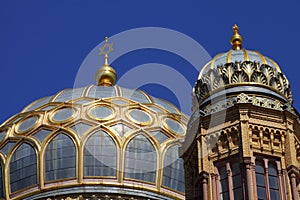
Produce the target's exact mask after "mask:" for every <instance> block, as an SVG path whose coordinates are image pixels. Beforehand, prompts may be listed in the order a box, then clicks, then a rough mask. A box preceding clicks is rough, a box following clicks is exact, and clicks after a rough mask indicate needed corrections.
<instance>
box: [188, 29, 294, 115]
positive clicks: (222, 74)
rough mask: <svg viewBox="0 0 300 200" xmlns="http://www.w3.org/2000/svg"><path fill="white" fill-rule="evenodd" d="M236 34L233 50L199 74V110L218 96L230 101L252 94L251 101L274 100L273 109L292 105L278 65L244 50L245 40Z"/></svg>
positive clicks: (264, 57)
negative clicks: (237, 95)
mask: <svg viewBox="0 0 300 200" xmlns="http://www.w3.org/2000/svg"><path fill="white" fill-rule="evenodd" d="M233 31H234V34H233V36H232V37H231V40H230V42H231V45H232V49H231V50H230V51H228V52H226V53H220V54H217V55H216V56H215V57H214V58H213V59H212V60H211V61H210V62H208V63H207V64H206V65H205V66H204V67H203V69H202V70H201V72H200V74H199V77H198V80H197V81H196V84H195V87H194V93H195V95H196V98H197V100H196V101H197V102H198V103H199V104H200V107H203V105H204V104H207V102H209V101H212V100H213V99H216V98H217V97H219V96H222V95H226V98H229V97H231V96H234V94H238V93H241V92H243V93H244V94H245V95H248V94H250V95H251V97H249V100H250V98H252V97H255V98H256V99H255V101H256V100H259V99H260V97H262V96H267V97H268V98H269V97H271V98H269V100H270V102H269V103H270V106H273V107H276V106H278V105H277V104H281V107H282V104H285V103H287V102H288V103H292V93H291V90H290V84H289V82H288V80H287V78H286V77H285V75H284V74H283V73H282V72H281V70H280V68H279V66H278V64H277V63H276V62H275V61H274V60H272V59H270V58H268V57H266V56H263V55H262V54H261V53H259V52H258V51H253V50H246V49H244V48H242V41H243V39H242V36H240V34H239V33H238V27H237V26H236V25H235V26H234V27H233ZM277 101H279V102H280V103H279V102H277ZM251 102H252V101H251ZM251 102H250V103H251ZM253 102H254V100H253ZM194 104H195V103H194ZM196 107H197V106H196ZM196 107H194V110H195V109H197V108H196ZM209 109H210V108H209ZM206 111H207V112H209V111H208V110H206Z"/></svg>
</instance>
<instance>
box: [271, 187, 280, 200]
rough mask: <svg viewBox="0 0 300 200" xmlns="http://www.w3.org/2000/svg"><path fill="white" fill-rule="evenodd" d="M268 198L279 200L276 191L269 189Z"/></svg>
mask: <svg viewBox="0 0 300 200" xmlns="http://www.w3.org/2000/svg"><path fill="white" fill-rule="evenodd" d="M270 196H271V199H272V200H279V192H278V190H272V189H270Z"/></svg>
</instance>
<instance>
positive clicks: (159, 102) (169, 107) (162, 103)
mask: <svg viewBox="0 0 300 200" xmlns="http://www.w3.org/2000/svg"><path fill="white" fill-rule="evenodd" d="M153 100H154V103H156V104H157V105H159V106H161V107H162V108H164V109H166V110H167V111H169V112H170V113H176V114H177V113H178V112H177V111H176V109H175V107H174V106H173V105H171V104H170V103H168V102H167V101H164V100H162V99H159V98H154V97H153Z"/></svg>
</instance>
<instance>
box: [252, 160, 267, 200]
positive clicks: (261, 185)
mask: <svg viewBox="0 0 300 200" xmlns="http://www.w3.org/2000/svg"><path fill="white" fill-rule="evenodd" d="M255 177H256V187H257V198H258V199H259V200H262V199H266V198H267V197H266V180H265V168H264V163H263V162H262V161H256V162H255Z"/></svg>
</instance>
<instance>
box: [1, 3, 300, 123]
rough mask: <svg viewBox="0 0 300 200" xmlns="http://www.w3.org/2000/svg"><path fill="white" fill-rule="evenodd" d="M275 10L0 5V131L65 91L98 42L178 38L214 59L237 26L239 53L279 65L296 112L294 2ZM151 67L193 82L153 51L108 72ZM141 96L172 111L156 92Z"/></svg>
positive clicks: (191, 74) (297, 18) (172, 59)
mask: <svg viewBox="0 0 300 200" xmlns="http://www.w3.org/2000/svg"><path fill="white" fill-rule="evenodd" d="M277 2H278V3H277ZM277 2H275V3H274V1H258V0H253V1H199V0H198V1H176V0H173V1H167V0H165V1H140V0H123V1H121V0H120V1H114V0H110V1H100V0H43V1H41V0H26V1H24V0H19V1H15V0H9V1H4V0H1V1H0V26H1V29H0V74H1V78H0V87H1V88H0V89H1V101H0V123H1V122H3V121H4V120H6V119H7V118H9V117H10V116H12V115H14V114H16V113H18V112H20V111H21V110H22V108H24V107H25V106H26V105H28V104H29V103H30V102H32V101H34V100H36V99H38V98H41V97H44V96H49V95H52V94H54V93H56V92H58V91H60V90H62V89H64V88H70V87H73V85H74V80H75V77H76V74H77V71H78V69H79V67H80V65H81V63H82V62H83V60H84V59H85V58H86V56H87V55H88V54H89V52H90V51H91V50H92V49H93V48H94V47H95V46H97V45H98V44H99V43H100V42H101V41H102V40H103V38H104V37H105V36H107V35H108V36H112V35H116V34H118V33H120V32H123V31H126V30H130V29H133V28H140V27H163V28H168V29H172V30H176V31H179V32H181V33H184V34H186V35H188V36H189V37H191V38H193V39H194V40H196V41H197V42H198V43H199V44H201V45H202V46H203V47H204V48H205V49H206V50H207V52H208V53H209V54H210V55H211V56H214V55H215V54H217V53H219V52H224V51H228V50H229V49H230V44H229V38H230V36H231V34H232V30H231V27H232V25H233V24H235V23H237V24H238V25H239V26H240V32H241V34H242V35H243V37H244V47H245V48H246V49H255V50H258V51H260V52H262V53H263V54H264V55H266V56H269V57H271V58H273V59H274V60H276V61H277V62H278V63H279V65H280V66H281V69H282V71H283V72H284V74H285V75H286V76H287V77H288V79H289V81H290V82H291V85H292V91H293V98H294V106H295V107H296V108H300V94H299V93H297V91H298V89H299V85H300V78H299V72H300V66H299V61H298V59H299V49H298V48H299V46H300V39H299V37H300V12H299V9H300V2H299V1H298V2H297V1H289V2H288V1H285V2H284V1H277ZM115 48H117V47H115ZM152 62H154V63H163V64H165V65H168V66H171V67H172V68H174V69H176V70H178V71H179V72H180V73H182V74H183V75H184V77H185V78H186V79H187V80H188V81H189V83H190V84H193V83H194V82H195V80H196V78H197V75H198V74H197V71H195V70H194V69H193V67H192V66H190V65H189V63H187V62H186V61H185V60H183V59H181V58H178V57H177V56H176V55H173V54H170V53H168V52H164V51H160V50H145V51H135V52H131V53H129V54H126V55H123V56H122V57H121V58H120V59H118V60H116V61H115V62H113V63H112V66H114V68H115V69H116V71H117V73H118V75H119V76H122V74H125V73H126V72H127V71H129V70H130V69H131V68H133V67H134V66H136V65H141V64H144V63H152ZM100 64H101V63H100ZM166 76H167V75H166ZM90 78H91V83H92V82H93V77H90ZM142 89H145V90H147V92H148V93H150V94H152V95H154V96H159V97H161V98H164V99H167V100H169V101H171V102H173V103H174V104H178V100H177V99H176V95H174V94H172V92H171V91H170V90H168V89H166V88H164V87H163V86H158V85H154V86H149V85H148V86H147V85H146V86H144V87H142Z"/></svg>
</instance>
